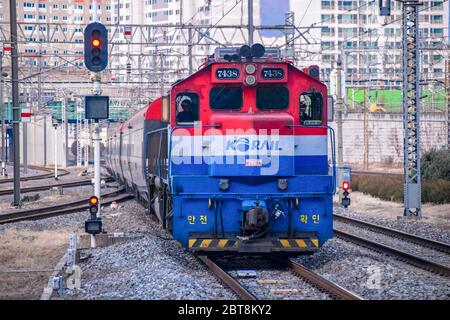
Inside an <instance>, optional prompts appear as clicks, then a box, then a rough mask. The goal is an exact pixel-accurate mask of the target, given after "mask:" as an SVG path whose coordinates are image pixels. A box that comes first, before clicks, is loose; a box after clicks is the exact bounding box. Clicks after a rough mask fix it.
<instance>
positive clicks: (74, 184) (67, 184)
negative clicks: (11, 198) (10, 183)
mask: <svg viewBox="0 0 450 320" xmlns="http://www.w3.org/2000/svg"><path fill="white" fill-rule="evenodd" d="M111 181H114V180H113V179H112V178H107V179H106V180H105V182H111ZM91 184H92V180H91V179H85V180H80V181H72V182H65V183H56V184H49V185H44V186H36V187H27V188H21V189H20V192H21V193H29V192H36V191H45V190H50V189H52V188H59V187H62V188H73V187H80V186H87V185H91ZM13 191H14V190H13V189H7V190H0V196H4V195H9V194H12V193H13Z"/></svg>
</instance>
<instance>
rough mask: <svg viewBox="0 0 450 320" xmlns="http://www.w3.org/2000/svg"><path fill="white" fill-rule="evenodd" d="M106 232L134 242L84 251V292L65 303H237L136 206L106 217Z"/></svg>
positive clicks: (74, 293) (130, 204) (130, 203)
mask: <svg viewBox="0 0 450 320" xmlns="http://www.w3.org/2000/svg"><path fill="white" fill-rule="evenodd" d="M104 223H105V227H106V230H107V231H108V232H126V233H127V234H128V235H131V236H132V237H133V238H134V239H131V240H128V241H126V242H124V243H120V244H115V245H112V246H109V247H104V248H96V249H87V250H83V252H82V255H83V256H86V255H87V256H88V255H91V257H90V258H89V259H87V261H86V262H84V263H81V264H80V267H81V269H82V272H83V273H82V279H81V288H80V290H72V291H69V292H68V293H67V295H66V299H236V298H237V297H236V296H235V295H234V294H233V293H232V292H231V291H230V290H229V289H227V288H225V287H224V286H223V285H222V284H221V283H219V282H218V280H217V279H216V278H215V277H214V276H213V275H212V274H211V273H210V272H209V271H208V270H207V268H206V267H204V266H203V265H202V264H201V263H200V262H199V261H197V260H196V259H195V258H194V256H193V255H192V254H190V253H189V252H187V251H186V250H185V249H184V248H183V247H181V246H180V245H179V244H178V243H177V242H175V241H173V240H170V237H169V235H168V234H167V233H166V232H165V231H164V230H162V229H161V228H160V226H159V225H158V224H157V223H156V222H154V221H153V220H152V219H151V218H149V217H148V216H146V215H145V210H144V208H143V207H142V206H140V205H139V204H138V203H136V202H135V201H128V202H125V203H124V204H122V205H121V207H120V208H119V209H118V210H117V211H112V210H111V211H110V212H105V221H104Z"/></svg>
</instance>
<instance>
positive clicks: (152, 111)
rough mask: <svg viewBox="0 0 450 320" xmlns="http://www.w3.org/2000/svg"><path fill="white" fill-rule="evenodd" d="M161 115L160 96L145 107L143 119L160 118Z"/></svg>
mask: <svg viewBox="0 0 450 320" xmlns="http://www.w3.org/2000/svg"><path fill="white" fill-rule="evenodd" d="M161 116H162V98H158V99H156V100H155V101H153V102H152V103H150V104H149V105H148V107H147V112H146V113H145V120H161Z"/></svg>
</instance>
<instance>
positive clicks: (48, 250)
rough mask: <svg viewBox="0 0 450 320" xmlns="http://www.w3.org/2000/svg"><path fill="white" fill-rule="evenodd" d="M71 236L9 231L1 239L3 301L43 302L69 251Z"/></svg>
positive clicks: (0, 275)
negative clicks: (50, 279) (54, 273)
mask: <svg viewBox="0 0 450 320" xmlns="http://www.w3.org/2000/svg"><path fill="white" fill-rule="evenodd" d="M67 239H68V232H62V231H61V230H57V231H41V232H35V231H29V230H16V229H6V230H5V231H4V232H3V233H2V234H1V235H0V299H39V297H40V295H41V293H42V290H43V288H44V286H45V285H46V283H47V280H48V276H49V275H50V273H51V272H27V273H11V272H5V271H12V270H48V269H53V268H54V266H55V265H56V264H57V262H58V261H59V259H60V258H61V256H62V255H63V254H64V251H65V250H66V248H67Z"/></svg>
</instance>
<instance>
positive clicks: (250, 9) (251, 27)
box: [248, 0, 255, 47]
mask: <svg viewBox="0 0 450 320" xmlns="http://www.w3.org/2000/svg"><path fill="white" fill-rule="evenodd" d="M254 30H255V26H254V24H253V0H248V45H249V46H250V47H251V46H252V45H253V33H254Z"/></svg>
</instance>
